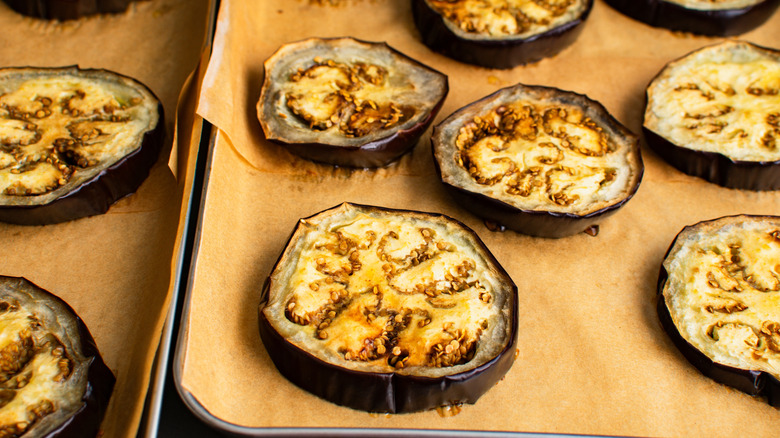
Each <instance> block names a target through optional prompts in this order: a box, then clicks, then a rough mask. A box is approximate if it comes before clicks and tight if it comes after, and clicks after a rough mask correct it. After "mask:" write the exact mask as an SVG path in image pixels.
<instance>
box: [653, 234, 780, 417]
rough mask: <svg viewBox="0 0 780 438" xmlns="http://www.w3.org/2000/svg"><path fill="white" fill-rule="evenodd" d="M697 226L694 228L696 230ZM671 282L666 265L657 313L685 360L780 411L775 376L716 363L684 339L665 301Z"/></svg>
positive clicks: (660, 276)
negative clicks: (665, 291)
mask: <svg viewBox="0 0 780 438" xmlns="http://www.w3.org/2000/svg"><path fill="white" fill-rule="evenodd" d="M708 222H709V221H708ZM695 226H696V225H692V227H695ZM686 228H687V227H686ZM675 240H676V239H675ZM673 247H674V241H672V244H671V245H669V249H668V250H667V251H666V255H665V256H664V258H663V259H664V260H666V258H667V257H668V256H669V252H670V251H671V250H672V248H673ZM668 279H669V273H668V272H667V271H666V268H665V267H664V266H663V263H662V264H661V270H660V272H659V274H658V287H657V295H656V300H657V305H656V311H657V312H658V318H659V320H660V321H661V326H662V327H663V329H664V331H665V332H666V334H667V335H668V336H669V338H670V339H671V340H672V342H673V343H674V345H675V347H677V349H678V350H680V352H681V353H682V355H683V356H684V357H685V359H687V360H688V362H690V363H691V364H692V365H693V366H695V367H696V368H697V369H698V370H699V371H700V372H701V373H702V374H704V375H705V376H707V377H709V378H711V379H713V380H715V381H716V382H719V383H723V384H725V385H728V386H731V387H732V388H736V389H738V390H740V391H742V392H744V393H747V394H749V395H751V396H754V397H766V399H767V402H768V403H769V404H770V405H772V406H774V407H777V408H780V381H779V380H778V379H776V378H775V377H774V376H772V375H770V374H769V373H766V372H763V371H751V370H743V369H739V368H734V367H730V366H726V365H722V364H719V363H716V362H714V361H713V360H712V359H710V358H709V357H707V356H706V355H705V354H704V353H702V352H701V351H699V350H698V349H697V348H696V347H694V346H693V345H691V344H690V343H689V342H688V341H686V340H685V339H684V338H683V337H682V335H681V334H680V332H679V330H678V329H677V326H675V324H674V321H672V316H671V314H670V313H669V308H668V307H667V306H666V300H664V297H663V290H664V286H666V281H667V280H668Z"/></svg>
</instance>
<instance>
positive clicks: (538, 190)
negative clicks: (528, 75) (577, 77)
mask: <svg viewBox="0 0 780 438" xmlns="http://www.w3.org/2000/svg"><path fill="white" fill-rule="evenodd" d="M431 142H432V144H433V155H434V162H435V163H436V167H437V171H438V173H439V175H440V177H441V180H442V182H443V183H444V185H445V187H447V189H448V190H449V191H450V193H451V194H452V195H453V197H454V199H455V200H456V201H457V202H459V203H460V204H461V205H462V206H463V207H464V208H466V209H468V210H470V211H471V212H472V213H474V214H476V215H477V216H481V217H483V218H485V219H488V220H491V221H495V222H498V223H500V224H502V225H504V226H506V227H507V228H510V229H513V230H515V231H519V232H521V233H523V234H529V235H532V236H540V237H564V236H569V235H572V234H576V233H579V232H581V231H585V230H586V229H588V228H590V227H591V226H593V225H594V224H596V223H597V222H598V221H600V220H602V219H603V218H604V217H606V215H608V214H610V213H613V212H614V211H615V210H617V209H618V208H619V207H621V206H622V205H623V204H625V203H626V202H627V201H628V200H629V199H630V198H631V197H632V196H633V195H634V193H635V192H636V190H637V188H638V187H639V183H640V181H641V179H642V174H643V172H644V165H643V164H642V157H641V154H640V151H639V142H638V138H637V136H636V135H634V134H632V133H631V132H630V131H629V130H628V129H626V128H625V127H624V126H623V125H621V124H620V123H619V122H618V121H617V120H615V119H614V118H613V117H612V116H610V115H609V113H608V112H607V110H606V109H605V108H604V107H603V106H602V105H601V104H599V103H598V102H595V101H592V100H590V99H588V98H587V97H586V96H583V95H580V94H576V93H572V92H569V91H562V90H558V89H555V88H548V87H539V86H525V85H520V84H518V85H515V86H513V87H509V88H504V89H502V90H499V91H497V92H496V93H493V94H492V95H490V96H487V97H485V98H483V99H481V100H478V101H476V102H474V103H472V104H470V105H467V106H465V107H463V108H461V109H460V110H458V111H456V112H455V113H454V114H452V115H450V116H449V117H447V119H445V120H444V121H443V122H441V123H440V124H439V125H437V126H436V127H435V128H434V130H433V135H432V136H431Z"/></svg>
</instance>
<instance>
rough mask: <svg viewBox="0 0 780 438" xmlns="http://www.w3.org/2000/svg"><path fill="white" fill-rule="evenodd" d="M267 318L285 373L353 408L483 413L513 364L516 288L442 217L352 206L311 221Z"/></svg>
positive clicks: (284, 265)
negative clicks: (457, 408)
mask: <svg viewBox="0 0 780 438" xmlns="http://www.w3.org/2000/svg"><path fill="white" fill-rule="evenodd" d="M259 313H260V318H259V321H260V335H261V337H262V339H263V343H264V345H265V347H266V349H267V350H268V353H269V355H270V356H271V359H272V360H273V362H274V364H275V365H276V367H277V369H279V371H280V372H281V373H282V374H283V375H284V376H285V377H286V378H287V379H289V380H290V381H291V382H293V383H295V384H296V385H298V386H300V387H301V388H303V389H305V390H307V391H310V392H312V393H313V394H315V395H317V396H319V397H322V398H324V399H326V400H329V401H331V402H333V403H336V404H339V405H343V406H348V407H351V408H354V409H360V410H365V411H370V412H389V413H400V412H413V411H420V410H425V409H431V408H436V407H439V406H443V405H450V404H457V403H475V402H476V401H477V399H478V398H479V397H480V396H481V395H482V394H483V393H484V392H485V391H487V390H488V389H489V388H490V387H492V386H493V385H495V384H496V383H497V382H498V381H499V380H500V379H501V377H502V376H503V375H504V374H505V373H506V372H507V371H508V370H509V368H510V366H511V365H512V362H513V361H514V354H515V343H516V331H517V287H516V286H515V284H514V283H513V282H512V280H511V279H510V278H509V276H508V275H507V273H506V272H505V271H504V270H503V268H502V267H501V266H500V265H499V264H498V262H497V261H496V260H495V258H494V257H493V256H492V254H491V253H490V252H489V251H488V249H487V248H486V247H485V246H484V244H483V243H482V242H481V241H480V240H479V238H478V237H477V235H476V234H474V232H473V231H471V230H470V229H468V228H466V227H465V226H464V225H463V224H461V223H459V222H457V221H455V220H454V219H450V218H448V217H446V216H443V215H438V214H430V213H420V212H413V211H405V210H390V209H384V208H379V207H371V206H361V205H355V204H347V203H345V204H342V205H340V206H338V207H334V208H332V209H330V210H326V211H323V212H321V213H319V214H316V215H314V216H312V217H310V218H307V219H302V220H301V221H300V222H299V223H298V226H297V227H296V228H295V230H294V232H293V234H292V236H291V238H290V240H289V242H288V244H287V246H286V248H285V249H284V251H283V253H282V255H281V256H280V258H279V260H278V261H277V263H276V266H275V267H274V269H273V272H272V273H271V275H270V277H269V278H268V281H267V282H266V284H265V286H264V288H263V298H262V302H261V304H260V312H259Z"/></svg>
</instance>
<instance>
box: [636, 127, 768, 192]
mask: <svg viewBox="0 0 780 438" xmlns="http://www.w3.org/2000/svg"><path fill="white" fill-rule="evenodd" d="M642 131H643V133H644V136H645V141H646V142H647V145H648V146H650V148H651V149H653V150H654V151H656V152H657V153H658V155H660V156H661V157H662V158H663V159H664V160H666V162H668V163H669V164H671V165H672V166H674V167H675V168H676V169H677V170H679V171H681V172H683V173H685V174H688V175H691V176H695V177H699V178H702V179H704V180H705V181H709V182H711V183H714V184H717V185H720V186H723V187H728V188H732V189H744V190H754V191H764V190H778V189H780V160H778V161H736V160H732V159H731V158H729V157H727V156H725V155H723V154H720V153H717V152H708V151H699V150H694V149H688V148H685V147H682V146H678V145H676V144H674V143H672V142H671V141H669V140H667V139H666V138H664V137H663V136H661V135H659V134H657V133H655V132H654V131H652V130H650V129H648V128H646V127H642Z"/></svg>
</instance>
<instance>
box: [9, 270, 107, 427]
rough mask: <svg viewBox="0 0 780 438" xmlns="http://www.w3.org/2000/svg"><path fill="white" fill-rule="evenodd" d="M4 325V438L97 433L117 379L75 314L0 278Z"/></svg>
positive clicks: (33, 289)
mask: <svg viewBox="0 0 780 438" xmlns="http://www.w3.org/2000/svg"><path fill="white" fill-rule="evenodd" d="M0 326H2V332H0V436H2V437H25V438H26V437H30V438H32V437H58V438H64V437H73V438H76V437H94V436H96V435H97V434H98V429H99V427H100V423H101V421H102V418H103V414H104V413H105V411H106V407H107V406H108V401H109V398H110V397H111V391H112V390H113V388H114V382H115V378H114V375H113V374H112V373H111V370H109V369H108V367H107V366H106V364H105V363H104V362H103V359H102V358H101V357H100V353H99V352H98V349H97V346H96V345H95V341H94V340H93V338H92V335H90V333H89V330H88V329H87V327H86V326H85V325H84V323H83V322H82V321H81V319H79V317H78V316H77V315H76V314H75V312H74V311H73V309H72V308H70V306H68V304H66V303H65V302H64V301H62V300H61V299H60V298H58V297H56V296H54V295H52V294H51V293H49V292H47V291H45V290H43V289H41V288H39V287H38V286H36V285H34V284H33V283H31V282H30V281H28V280H26V279H24V278H19V277H6V276H0Z"/></svg>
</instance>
